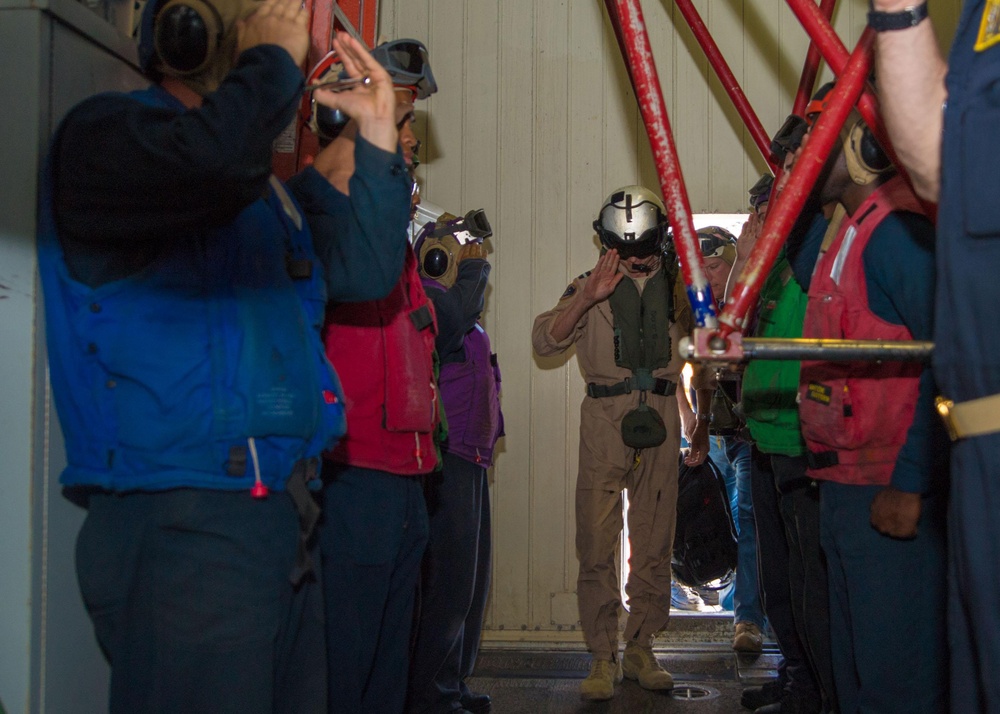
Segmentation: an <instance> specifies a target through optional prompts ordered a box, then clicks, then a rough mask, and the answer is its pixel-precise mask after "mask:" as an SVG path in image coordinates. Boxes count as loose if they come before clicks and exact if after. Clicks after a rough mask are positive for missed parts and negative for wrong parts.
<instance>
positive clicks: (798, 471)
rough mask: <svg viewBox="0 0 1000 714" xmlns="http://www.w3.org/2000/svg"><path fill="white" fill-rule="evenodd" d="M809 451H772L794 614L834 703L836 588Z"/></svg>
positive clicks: (824, 689)
mask: <svg viewBox="0 0 1000 714" xmlns="http://www.w3.org/2000/svg"><path fill="white" fill-rule="evenodd" d="M806 467H807V461H806V457H805V456H782V455H781V454H771V468H772V472H773V473H774V482H775V486H776V487H777V489H778V503H779V508H780V509H781V517H782V520H783V521H784V524H785V540H786V542H787V543H788V582H789V586H790V588H791V592H792V616H793V617H794V618H795V629H796V632H798V635H799V641H800V642H801V643H802V644H803V646H804V649H803V652H804V653H805V655H806V659H807V661H808V662H809V666H810V667H812V672H813V677H814V678H815V681H816V682H818V683H819V687H820V692H821V694H822V695H823V699H824V701H825V702H826V703H827V706H828V708H829V707H833V706H834V705H835V703H836V689H835V686H834V680H833V662H832V661H831V654H830V589H829V585H828V583H827V575H826V557H825V556H824V555H823V549H822V547H821V546H820V536H819V487H818V486H817V484H816V483H815V482H814V481H813V480H812V479H810V478H808V477H807V476H806Z"/></svg>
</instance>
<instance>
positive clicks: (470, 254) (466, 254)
mask: <svg viewBox="0 0 1000 714" xmlns="http://www.w3.org/2000/svg"><path fill="white" fill-rule="evenodd" d="M487 255H489V251H488V250H486V246H485V245H484V244H483V243H466V244H465V245H463V246H462V247H461V248H459V250H458V262H459V263H461V262H462V261H463V260H469V259H477V260H486V256H487Z"/></svg>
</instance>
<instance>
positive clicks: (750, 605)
mask: <svg viewBox="0 0 1000 714" xmlns="http://www.w3.org/2000/svg"><path fill="white" fill-rule="evenodd" d="M709 442H710V444H711V450H710V451H709V456H710V457H711V458H712V461H713V462H715V465H716V466H718V467H719V470H720V471H721V472H722V476H723V478H724V479H725V482H726V490H727V491H728V492H729V505H730V508H731V510H732V512H733V520H734V521H735V522H736V532H737V534H738V540H737V544H738V550H737V560H736V581H735V583H734V587H733V589H732V610H733V619H734V620H735V621H736V622H752V623H753V624H755V625H757V627H760V628H761V629H763V628H764V608H763V605H762V604H761V601H760V586H759V582H758V577H757V529H756V527H755V525H754V517H753V498H752V495H751V490H750V444H749V443H747V442H745V441H742V440H740V439H738V438H736V437H735V436H725V437H719V436H711V437H709ZM722 602H723V605H724V606H726V605H728V604H729V603H728V602H727V599H726V598H723V601H722Z"/></svg>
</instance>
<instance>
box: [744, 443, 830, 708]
mask: <svg viewBox="0 0 1000 714" xmlns="http://www.w3.org/2000/svg"><path fill="white" fill-rule="evenodd" d="M772 457H773V455H771V454H765V453H762V452H761V451H760V450H759V449H758V448H757V447H756V446H754V447H753V450H752V452H751V461H750V486H751V490H752V492H753V513H754V522H755V524H756V526H757V560H758V563H759V565H760V587H761V592H762V594H763V598H764V613H765V614H766V615H767V619H768V621H769V622H770V623H771V628H772V629H773V630H774V637H775V639H776V640H777V642H778V647H779V649H780V650H781V654H782V657H783V660H784V661H783V663H782V664H781V665H780V667H779V676H780V677H781V678H782V679H783V680H784V681H785V687H786V689H787V690H788V691H790V692H794V693H795V695H796V697H797V698H799V699H800V700H804V701H814V702H816V709H817V710H818V709H819V702H820V689H819V683H818V682H817V679H816V676H815V674H814V673H813V668H812V667H811V666H810V664H809V658H808V655H807V653H806V646H805V644H804V643H803V642H802V639H801V638H800V637H799V631H798V628H797V627H796V626H795V614H794V605H793V600H792V588H791V576H790V565H789V557H790V551H789V546H788V538H787V534H786V529H785V524H784V520H783V518H782V513H781V502H780V499H779V493H778V488H777V484H776V481H775V473H774V466H773V464H772Z"/></svg>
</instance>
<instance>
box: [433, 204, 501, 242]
mask: <svg viewBox="0 0 1000 714" xmlns="http://www.w3.org/2000/svg"><path fill="white" fill-rule="evenodd" d="M463 232H464V233H468V234H469V241H461V240H460V241H459V242H460V243H461V242H475V241H482V240H485V239H487V238H489V237H490V236H491V235H493V228H492V227H491V226H490V221H489V219H488V218H487V217H486V211H485V210H483V209H482V208H477V209H475V210H472V211H469V212H468V213H466V214H465V215H464V216H463V217H461V218H456V219H455V220H452V221H448V222H446V223H440V224H438V225H437V226H435V228H434V229H433V230H432V231H431V232H430V234H429V236H428V237H430V238H443V237H444V236H449V235H455V236H456V237H457V234H458V233H463Z"/></svg>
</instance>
